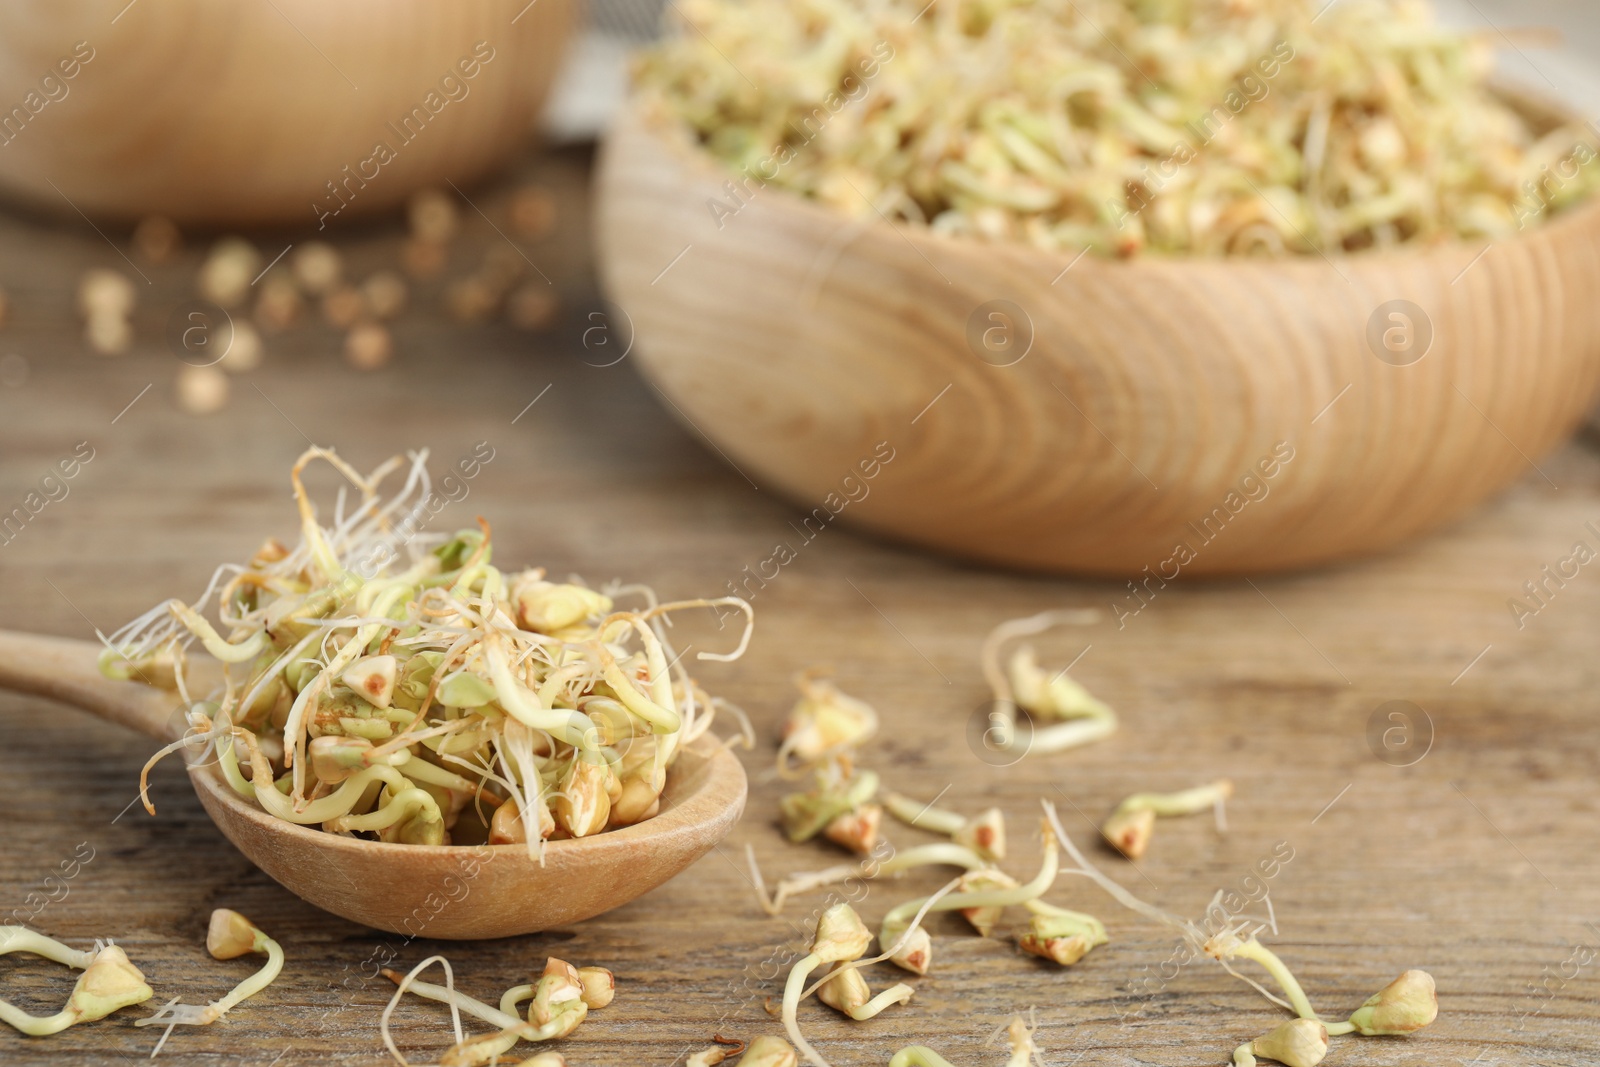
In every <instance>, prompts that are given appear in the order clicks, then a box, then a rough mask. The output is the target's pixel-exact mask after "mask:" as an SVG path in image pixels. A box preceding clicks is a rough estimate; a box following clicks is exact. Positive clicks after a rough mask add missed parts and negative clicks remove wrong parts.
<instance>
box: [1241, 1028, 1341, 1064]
mask: <svg viewBox="0 0 1600 1067" xmlns="http://www.w3.org/2000/svg"><path fill="white" fill-rule="evenodd" d="M1327 1054H1328V1030H1327V1028H1326V1027H1325V1026H1323V1025H1322V1023H1321V1022H1319V1021H1317V1020H1316V1019H1291V1020H1289V1021H1288V1022H1283V1023H1279V1024H1278V1025H1277V1026H1275V1027H1273V1028H1272V1029H1271V1030H1268V1031H1267V1032H1266V1033H1264V1034H1262V1035H1261V1036H1260V1037H1258V1038H1256V1039H1255V1040H1254V1041H1246V1042H1245V1043H1244V1044H1242V1045H1240V1046H1239V1047H1238V1048H1236V1049H1234V1051H1233V1064H1234V1067H1256V1057H1257V1056H1261V1057H1264V1058H1266V1059H1269V1060H1276V1061H1277V1062H1279V1063H1281V1064H1284V1065H1285V1067H1317V1064H1319V1063H1321V1062H1322V1059H1323V1057H1324V1056H1326V1055H1327Z"/></svg>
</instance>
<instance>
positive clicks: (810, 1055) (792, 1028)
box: [783, 904, 872, 1067]
mask: <svg viewBox="0 0 1600 1067" xmlns="http://www.w3.org/2000/svg"><path fill="white" fill-rule="evenodd" d="M871 943H872V934H871V933H870V932H869V931H868V930H867V928H866V927H865V926H864V925H862V922H861V918H860V916H858V915H857V914H856V913H855V910H854V909H853V908H851V907H850V905H848V904H835V905H833V906H832V907H831V908H829V909H828V910H827V911H825V912H823V913H822V916H821V918H819V919H818V920H817V935H816V937H815V939H814V940H813V941H812V944H811V952H810V953H809V954H807V955H805V956H802V957H801V958H800V959H799V960H797V961H795V965H794V967H793V968H791V969H790V971H789V978H788V980H787V981H786V982H785V983H784V987H783V1027H784V1029H785V1030H786V1031H787V1032H788V1034H789V1040H790V1041H792V1042H794V1047H795V1048H796V1049H797V1050H799V1053H800V1058H801V1061H802V1062H810V1063H815V1064H817V1067H829V1064H828V1061H827V1060H825V1059H823V1058H822V1056H821V1054H820V1053H818V1052H817V1050H816V1049H814V1048H812V1047H811V1044H810V1043H809V1042H808V1041H806V1039H805V1035H803V1034H801V1033H800V1020H799V1015H798V1010H799V1007H800V1001H801V1000H802V999H803V994H802V992H801V991H802V990H803V989H804V988H805V982H806V977H807V976H808V975H809V974H810V973H811V972H812V971H813V970H815V969H816V968H817V967H819V966H821V965H822V964H825V963H841V962H844V961H847V960H854V959H859V958H860V957H861V956H863V955H864V954H865V953H866V951H867V946H868V945H870V944H871Z"/></svg>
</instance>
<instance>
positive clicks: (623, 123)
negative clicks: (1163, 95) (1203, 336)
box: [600, 84, 1600, 284]
mask: <svg viewBox="0 0 1600 1067" xmlns="http://www.w3.org/2000/svg"><path fill="white" fill-rule="evenodd" d="M1491 91H1492V92H1494V93H1495V95H1497V96H1499V97H1501V98H1502V99H1503V100H1504V102H1505V103H1506V104H1507V105H1508V106H1510V107H1512V108H1513V109H1515V110H1517V111H1518V112H1519V113H1521V114H1522V115H1523V116H1524V117H1525V118H1529V119H1533V118H1536V117H1539V116H1543V118H1544V119H1545V120H1546V121H1548V122H1549V124H1550V128H1552V129H1553V128H1554V127H1555V125H1556V124H1557V123H1558V122H1561V121H1565V122H1581V121H1583V119H1582V116H1581V115H1579V114H1578V113H1577V112H1576V111H1574V110H1573V109H1571V108H1570V107H1568V106H1566V105H1565V104H1564V103H1562V102H1560V101H1556V100H1553V99H1551V98H1549V97H1547V96H1544V95H1542V94H1540V93H1538V92H1536V91H1534V90H1532V89H1529V88H1526V87H1523V86H1519V85H1505V84H1491ZM627 132H632V133H635V134H638V135H642V136H645V137H648V138H650V139H651V140H653V141H655V142H656V143H658V144H660V145H662V146H663V147H665V148H666V149H667V150H668V151H670V152H672V154H673V155H674V156H676V157H677V158H678V159H679V161H681V162H682V163H683V164H684V165H686V166H688V167H689V168H690V169H691V170H692V171H694V172H697V173H698V175H699V176H701V177H704V178H707V179H709V180H712V181H715V182H722V181H727V180H728V179H730V178H738V177H740V176H741V172H740V171H738V170H736V169H734V168H732V167H729V166H726V165H724V164H723V163H722V161H720V160H719V159H718V158H717V157H716V156H714V155H712V154H711V153H710V152H707V151H705V150H704V149H703V148H702V147H701V146H700V145H699V144H697V143H696V142H695V140H694V137H693V133H692V129H691V127H690V126H689V125H688V123H686V122H683V121H681V120H678V119H676V118H673V117H672V116H671V115H670V113H669V112H668V111H667V108H666V105H665V101H664V100H663V99H662V98H661V97H660V94H659V93H657V92H655V91H653V90H641V89H639V88H638V87H637V86H635V87H632V88H631V89H630V91H629V93H628V95H627V97H626V99H625V100H624V102H623V105H622V108H621V109H620V112H619V114H618V116H617V121H615V122H614V123H613V124H612V126H611V128H610V129H609V130H608V131H607V133H606V136H605V142H604V143H605V146H607V148H608V151H607V153H605V154H607V155H609V146H611V145H612V144H613V143H614V141H615V140H616V139H618V138H619V136H620V135H622V134H623V133H627ZM606 169H607V168H606V167H605V166H604V165H603V161H602V166H601V167H600V172H601V173H602V174H603V173H604V172H605V170H606ZM751 177H752V179H753V180H754V181H756V182H758V183H759V184H758V186H757V188H758V191H759V192H760V193H761V194H762V200H763V201H765V200H767V194H769V193H772V194H774V195H775V197H776V202H775V203H773V210H776V211H788V212H790V213H792V214H799V215H809V216H810V217H811V218H812V219H814V220H816V221H817V222H818V223H819V224H830V223H831V224H833V225H839V224H845V225H849V224H855V225H858V226H859V227H860V231H861V232H860V235H858V237H857V238H854V239H859V236H862V235H865V234H867V233H872V234H874V235H875V236H878V237H884V236H889V235H891V234H892V235H895V236H898V237H900V238H902V239H905V240H909V241H911V242H912V246H913V248H916V249H917V251H918V252H919V253H921V252H922V251H923V250H924V249H937V250H938V251H939V252H940V253H941V254H947V255H948V254H955V255H957V256H977V257H986V256H999V257H1009V258H1016V259H1028V258H1031V259H1033V260H1035V261H1038V262H1041V263H1043V264H1045V265H1046V266H1047V267H1048V266H1049V265H1052V264H1053V265H1054V266H1056V267H1057V268H1061V267H1066V266H1070V265H1072V264H1074V263H1076V262H1077V261H1078V260H1087V261H1088V262H1089V265H1091V269H1099V270H1108V271H1110V270H1118V271H1137V270H1156V271H1170V270H1173V269H1184V268H1187V269H1207V270H1233V269H1238V270H1242V271H1252V270H1255V271H1260V270H1268V271H1271V272H1274V273H1278V272H1282V271H1285V270H1292V271H1306V270H1312V271H1316V272H1317V273H1328V272H1330V271H1331V272H1333V273H1334V274H1335V275H1339V274H1340V271H1339V268H1340V267H1341V266H1343V267H1349V268H1351V269H1353V270H1358V271H1367V270H1369V269H1371V268H1373V267H1376V268H1379V269H1389V268H1393V267H1395V266H1409V267H1414V266H1416V265H1417V264H1419V263H1424V262H1427V261H1429V260H1437V261H1440V262H1441V263H1443V262H1446V261H1449V262H1454V261H1456V260H1457V259H1459V258H1461V257H1465V258H1468V259H1471V258H1474V257H1477V256H1481V255H1483V254H1484V252H1485V251H1486V250H1487V249H1488V248H1492V247H1494V246H1495V245H1509V244H1518V243H1523V242H1528V241H1534V240H1540V239H1545V240H1548V239H1569V238H1572V237H1573V235H1574V233H1575V232H1579V231H1588V230H1591V229H1600V190H1597V191H1595V192H1591V193H1590V194H1589V195H1588V196H1587V197H1586V198H1585V199H1584V200H1582V201H1580V202H1578V203H1576V204H1573V205H1570V206H1568V207H1566V208H1563V209H1562V210H1560V211H1558V212H1556V213H1554V214H1549V215H1546V216H1545V217H1544V219H1543V220H1542V221H1541V222H1539V223H1538V224H1537V225H1534V226H1530V227H1528V228H1527V229H1523V230H1519V231H1517V232H1516V233H1514V234H1512V235H1511V236H1509V237H1505V238H1498V239H1494V238H1484V239H1483V240H1482V241H1473V240H1468V239H1465V238H1462V237H1460V236H1451V237H1443V238H1439V239H1437V240H1432V241H1428V242H1425V243H1424V242H1414V241H1413V242H1410V243H1407V244H1402V245H1397V246H1393V247H1388V248H1375V249H1363V250H1361V251H1358V252H1346V251H1344V250H1342V249H1341V250H1339V251H1337V252H1332V253H1330V252H1323V251H1320V250H1319V251H1318V252H1315V253H1296V254H1294V255H1289V256H1282V257H1276V258H1274V257H1262V256H1193V255H1187V254H1168V253H1153V252H1141V253H1138V254H1136V255H1133V256H1129V257H1126V258H1122V257H1111V256H1105V255H1095V254H1091V252H1090V250H1089V249H1087V248H1084V249H1081V250H1075V251H1065V250H1062V251H1057V250H1054V249H1048V248H1040V247H1038V246H1037V245H1033V244H1029V243H1027V242H1026V241H979V240H974V239H972V238H968V237H959V236H952V235H949V234H943V233H937V232H935V231H934V230H932V229H930V228H929V227H927V226H925V225H906V226H896V225H894V224H893V223H891V222H890V221H888V220H887V219H886V218H885V217H884V216H882V215H881V214H876V215H861V216H852V215H846V214H844V213H843V212H840V211H838V210H836V209H834V208H830V207H828V206H826V205H824V204H822V203H820V202H818V201H816V200H814V199H812V198H811V197H808V196H805V195H803V194H802V193H799V192H797V191H795V190H794V189H792V188H790V187H788V186H786V185H780V184H778V183H777V182H773V181H762V180H761V179H760V177H759V176H751ZM603 189H604V183H602V190H603ZM751 203H752V204H754V203H755V201H754V200H752V201H751ZM1585 236H1586V235H1585ZM854 239H853V240H854ZM1055 276H1056V275H1054V274H1052V275H1051V277H1055ZM1347 280H1348V279H1347ZM1052 284H1054V283H1052Z"/></svg>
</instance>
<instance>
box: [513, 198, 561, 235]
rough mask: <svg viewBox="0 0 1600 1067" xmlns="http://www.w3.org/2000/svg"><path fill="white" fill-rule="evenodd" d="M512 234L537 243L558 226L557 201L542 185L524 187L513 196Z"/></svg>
mask: <svg viewBox="0 0 1600 1067" xmlns="http://www.w3.org/2000/svg"><path fill="white" fill-rule="evenodd" d="M509 214H510V219H511V232H513V233H515V234H516V235H517V236H518V237H525V238H527V239H528V240H530V241H537V240H539V239H540V238H542V237H546V236H548V235H549V233H550V231H551V230H553V229H555V225H556V200H555V197H553V196H551V195H550V191H549V190H548V189H546V188H544V187H543V186H541V185H524V186H523V187H522V188H520V189H518V190H517V191H516V192H514V193H512V194H511V210H510V212H509Z"/></svg>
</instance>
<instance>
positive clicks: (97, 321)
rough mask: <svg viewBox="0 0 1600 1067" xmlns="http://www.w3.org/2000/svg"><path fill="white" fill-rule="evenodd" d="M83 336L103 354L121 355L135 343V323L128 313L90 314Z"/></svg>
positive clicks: (90, 345)
mask: <svg viewBox="0 0 1600 1067" xmlns="http://www.w3.org/2000/svg"><path fill="white" fill-rule="evenodd" d="M83 336H84V339H85V340H87V341H88V342H89V347H90V348H92V349H94V350H95V351H96V352H98V353H100V354H101V355H102V356H120V355H122V353H124V352H126V351H127V350H128V346H129V345H131V344H133V325H132V323H130V322H129V321H128V317H127V316H126V315H110V314H103V313H102V314H96V315H90V316H89V321H88V322H87V323H86V324H85V326H84V331H83Z"/></svg>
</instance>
